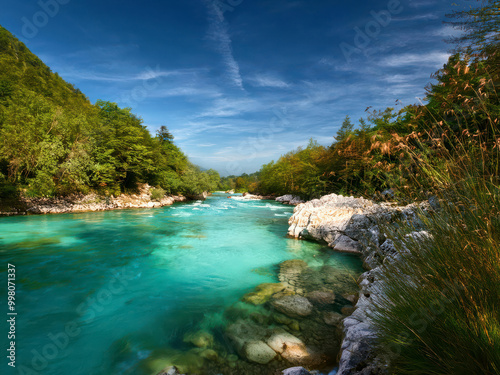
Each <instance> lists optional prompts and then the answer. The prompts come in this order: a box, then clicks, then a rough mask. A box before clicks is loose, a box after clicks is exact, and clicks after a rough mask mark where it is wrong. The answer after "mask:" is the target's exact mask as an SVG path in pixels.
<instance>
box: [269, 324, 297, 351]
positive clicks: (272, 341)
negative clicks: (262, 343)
mask: <svg viewBox="0 0 500 375" xmlns="http://www.w3.org/2000/svg"><path fill="white" fill-rule="evenodd" d="M266 343H267V345H269V347H271V349H273V350H274V351H275V352H276V353H279V354H282V353H283V352H284V351H285V350H286V349H287V347H289V346H292V345H302V346H304V348H305V345H304V343H303V342H302V340H300V339H299V338H297V337H295V336H293V335H291V334H290V333H288V332H286V331H283V330H276V331H275V332H274V333H273V334H272V335H271V336H270V337H269V338H268V339H267V341H266Z"/></svg>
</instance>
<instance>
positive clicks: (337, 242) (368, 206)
mask: <svg viewBox="0 0 500 375" xmlns="http://www.w3.org/2000/svg"><path fill="white" fill-rule="evenodd" d="M382 210H383V208H382V207H381V206H380V205H377V204H375V203H373V202H372V201H369V200H367V199H363V198H353V197H343V196H341V195H336V194H330V195H326V196H324V197H322V198H321V199H314V200H312V201H309V202H307V203H303V204H299V205H298V206H297V207H296V208H295V210H294V214H293V215H292V217H291V218H290V219H289V221H288V224H289V225H290V227H289V229H288V234H289V235H290V236H292V237H295V238H304V239H313V240H316V241H321V242H326V243H327V244H328V245H329V246H330V247H333V248H334V249H336V250H339V251H345V252H351V253H361V244H359V241H358V240H356V239H354V238H353V237H352V236H346V235H345V232H346V229H347V228H348V226H349V224H350V223H351V221H352V219H353V217H354V216H355V215H360V214H363V215H366V214H373V213H376V212H380V211H382ZM364 226H366V223H365V225H364ZM363 229H368V228H363ZM354 234H355V236H354V237H361V236H362V234H361V233H357V234H356V233H354ZM363 235H364V233H363Z"/></svg>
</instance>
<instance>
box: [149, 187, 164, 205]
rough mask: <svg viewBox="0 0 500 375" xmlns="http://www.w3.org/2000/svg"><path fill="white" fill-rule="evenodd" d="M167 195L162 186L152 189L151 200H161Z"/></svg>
mask: <svg viewBox="0 0 500 375" xmlns="http://www.w3.org/2000/svg"><path fill="white" fill-rule="evenodd" d="M164 196H165V190H163V189H162V188H153V189H151V200H153V201H158V202H159V201H160V200H161V199H162V198H163V197H164Z"/></svg>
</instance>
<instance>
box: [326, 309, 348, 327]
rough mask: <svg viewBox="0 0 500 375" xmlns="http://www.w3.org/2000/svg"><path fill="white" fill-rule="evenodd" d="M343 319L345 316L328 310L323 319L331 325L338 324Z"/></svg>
mask: <svg viewBox="0 0 500 375" xmlns="http://www.w3.org/2000/svg"><path fill="white" fill-rule="evenodd" d="M342 320H344V316H343V315H341V314H339V313H336V312H332V311H328V312H325V313H324V314H323V321H324V322H325V323H326V324H328V325H329V326H338V325H340V323H342Z"/></svg>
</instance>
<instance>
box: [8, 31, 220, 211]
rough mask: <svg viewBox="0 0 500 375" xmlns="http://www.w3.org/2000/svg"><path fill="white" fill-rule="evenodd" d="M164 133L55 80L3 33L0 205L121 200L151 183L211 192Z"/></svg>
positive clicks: (214, 178) (210, 184)
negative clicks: (31, 200) (69, 198)
mask: <svg viewBox="0 0 500 375" xmlns="http://www.w3.org/2000/svg"><path fill="white" fill-rule="evenodd" d="M173 139H174V138H173V136H172V134H170V132H169V131H168V129H167V128H166V127H162V128H161V129H160V130H159V131H158V133H157V134H156V135H154V136H153V135H151V134H150V133H149V131H148V130H147V129H146V127H145V126H144V125H143V122H142V120H141V119H140V118H139V117H137V116H136V115H134V114H133V113H131V111H130V109H129V108H119V107H118V106H117V105H116V104H115V103H110V102H106V101H98V102H97V103H95V104H94V105H93V104H92V103H90V101H89V100H88V99H87V98H86V97H85V95H83V94H82V93H81V92H80V90H78V89H77V88H75V87H74V86H73V85H71V84H70V83H67V82H65V81H64V80H63V79H62V78H61V77H59V76H58V74H57V73H53V72H52V71H51V70H50V68H49V67H47V66H46V65H45V64H44V63H43V62H42V61H41V60H40V59H39V58H38V57H36V56H35V55H34V54H32V53H31V52H30V51H29V50H28V48H27V47H26V46H25V45H24V44H23V43H21V42H20V41H19V40H17V39H16V38H15V37H14V36H13V35H12V34H11V33H10V32H9V31H7V30H6V29H4V28H2V27H0V200H3V201H4V202H5V201H6V200H12V199H16V197H17V196H18V194H20V193H21V192H22V193H23V194H24V195H26V196H28V197H30V196H31V197H39V196H55V195H67V194H71V193H88V192H90V191H94V192H97V193H99V194H103V195H111V194H113V195H119V194H120V193H122V192H124V191H129V190H130V191H133V190H134V189H136V187H137V184H138V183H149V184H150V185H151V186H156V187H159V188H162V189H163V190H165V191H166V192H167V193H179V194H186V195H190V194H198V193H200V192H202V191H204V190H215V189H216V187H217V184H218V182H219V175H218V173H217V172H216V171H213V170H209V171H206V172H202V171H201V170H200V169H199V168H197V167H196V166H194V165H193V164H191V163H190V162H189V160H188V158H187V157H186V155H184V154H183V153H182V151H181V150H180V149H179V148H178V147H177V146H176V145H175V144H174V142H173Z"/></svg>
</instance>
